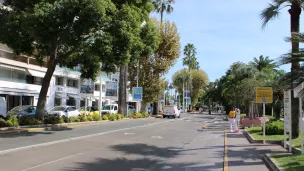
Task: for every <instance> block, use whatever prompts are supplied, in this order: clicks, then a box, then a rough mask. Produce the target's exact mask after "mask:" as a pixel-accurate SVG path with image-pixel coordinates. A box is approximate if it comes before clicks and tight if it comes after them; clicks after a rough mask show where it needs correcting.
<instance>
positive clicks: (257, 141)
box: [243, 129, 282, 145]
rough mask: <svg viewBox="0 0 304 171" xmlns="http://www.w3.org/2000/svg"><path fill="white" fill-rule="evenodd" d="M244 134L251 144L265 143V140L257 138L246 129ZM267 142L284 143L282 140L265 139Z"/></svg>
mask: <svg viewBox="0 0 304 171" xmlns="http://www.w3.org/2000/svg"><path fill="white" fill-rule="evenodd" d="M243 134H244V135H245V137H246V139H247V140H248V141H249V142H250V143H251V144H263V140H255V139H254V138H253V137H252V136H251V135H250V134H249V133H248V132H247V131H246V130H245V129H244V130H243ZM265 142H266V143H268V144H276V145H281V143H282V141H272V140H265Z"/></svg>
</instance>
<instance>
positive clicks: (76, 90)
mask: <svg viewBox="0 0 304 171" xmlns="http://www.w3.org/2000/svg"><path fill="white" fill-rule="evenodd" d="M56 92H58V93H63V92H64V93H67V94H80V90H79V88H74V87H64V86H60V85H56Z"/></svg>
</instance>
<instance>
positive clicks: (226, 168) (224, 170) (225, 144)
mask: <svg viewBox="0 0 304 171" xmlns="http://www.w3.org/2000/svg"><path fill="white" fill-rule="evenodd" d="M224 134H225V138H224V159H223V171H228V165H229V162H228V137H227V130H225V133H224Z"/></svg>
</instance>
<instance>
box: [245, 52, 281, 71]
mask: <svg viewBox="0 0 304 171" xmlns="http://www.w3.org/2000/svg"><path fill="white" fill-rule="evenodd" d="M250 64H251V65H253V66H254V67H255V68H257V69H258V70H259V71H262V70H263V69H274V68H276V67H277V66H276V64H275V62H274V60H272V59H269V56H266V57H264V56H263V55H261V56H260V57H259V59H257V58H256V57H254V58H253V61H252V62H250Z"/></svg>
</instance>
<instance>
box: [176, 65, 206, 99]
mask: <svg viewBox="0 0 304 171" xmlns="http://www.w3.org/2000/svg"><path fill="white" fill-rule="evenodd" d="M188 81H191V86H192V93H191V99H192V100H191V103H192V105H196V103H197V101H198V98H199V93H200V91H201V90H202V89H203V88H204V87H206V86H207V85H208V76H207V74H206V73H205V72H204V71H203V70H192V71H191V74H190V73H189V71H188V70H187V69H182V70H179V71H177V72H175V73H174V75H173V77H172V82H173V85H174V87H175V88H176V89H177V90H178V92H179V94H183V86H184V85H185V84H186V83H187V82H188Z"/></svg>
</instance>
